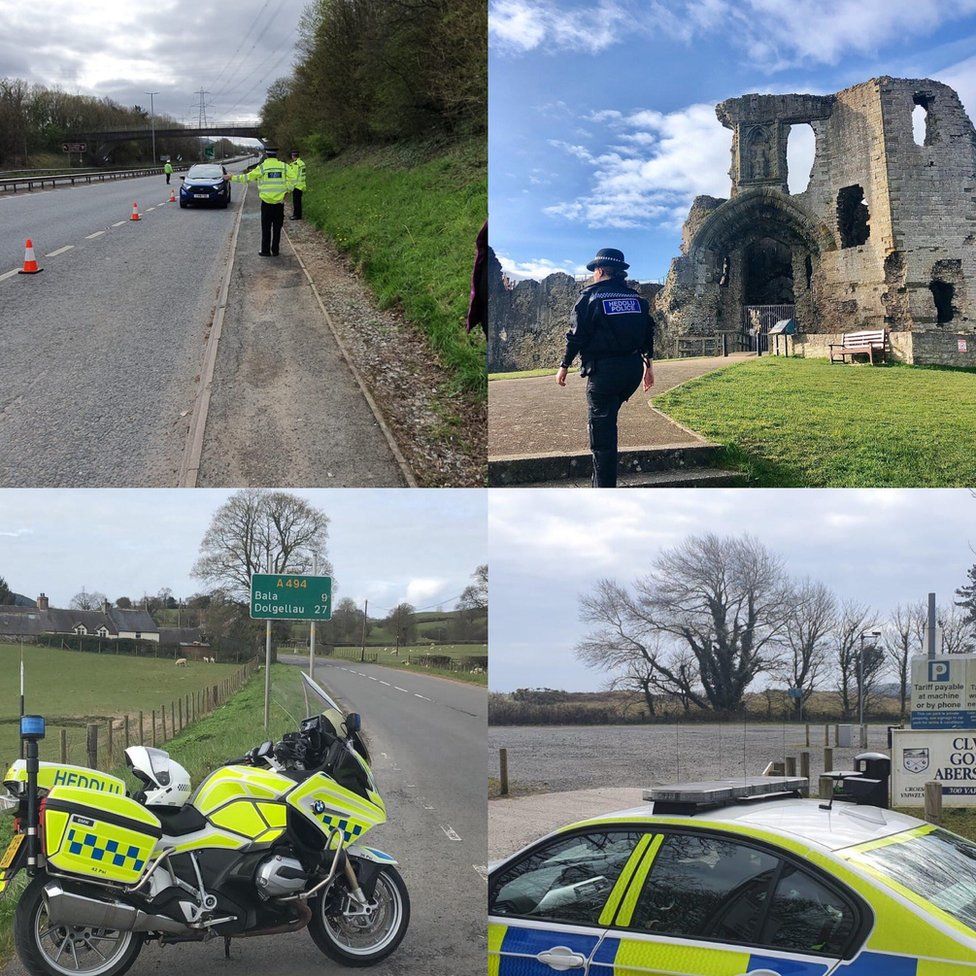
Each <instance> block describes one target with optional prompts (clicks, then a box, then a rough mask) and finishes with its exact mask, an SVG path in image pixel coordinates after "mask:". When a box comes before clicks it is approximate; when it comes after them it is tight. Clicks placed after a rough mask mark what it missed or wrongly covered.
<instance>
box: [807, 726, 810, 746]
mask: <svg viewBox="0 0 976 976" xmlns="http://www.w3.org/2000/svg"><path fill="white" fill-rule="evenodd" d="M806 747H807V748H808V749H809V748H810V723H809V722H807V739H806Z"/></svg>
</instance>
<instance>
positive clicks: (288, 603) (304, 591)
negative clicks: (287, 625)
mask: <svg viewBox="0 0 976 976" xmlns="http://www.w3.org/2000/svg"><path fill="white" fill-rule="evenodd" d="M251 618H252V619H253V620H331V619H332V577H331V576H294V575H290V574H288V573H255V574H254V575H253V576H252V577H251Z"/></svg>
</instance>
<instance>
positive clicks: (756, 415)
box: [654, 358, 976, 488]
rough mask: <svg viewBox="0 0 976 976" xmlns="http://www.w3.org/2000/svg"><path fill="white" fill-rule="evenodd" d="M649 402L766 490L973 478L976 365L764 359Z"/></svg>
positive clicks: (967, 481)
mask: <svg viewBox="0 0 976 976" xmlns="http://www.w3.org/2000/svg"><path fill="white" fill-rule="evenodd" d="M654 405H655V406H657V407H659V408H660V409H661V410H663V411H664V412H665V413H667V414H669V415H670V416H672V417H674V419H675V420H677V421H678V422H679V423H682V424H685V425H686V426H688V427H691V428H692V429H693V430H696V431H698V433H700V434H702V435H703V436H705V437H707V438H710V439H711V440H714V441H716V442H718V443H720V444H723V445H725V447H726V452H725V453H726V458H725V460H724V464H726V465H728V466H732V467H736V468H738V469H739V470H741V471H743V472H745V473H746V474H747V475H748V477H749V479H750V481H751V482H752V483H753V484H754V485H758V486H762V487H790V488H794V487H817V488H819V487H839V488H855V487H871V488H887V487H904V488H916V487H918V488H921V487H955V486H969V485H973V484H976V427H974V425H973V416H974V414H976V370H962V369H949V368H939V367H925V366H905V365H892V366H887V367H868V366H849V365H848V366H832V365H830V364H829V363H828V362H827V361H826V360H812V359H779V358H768V359H767V358H763V359H761V360H753V361H748V362H744V363H739V364H737V365H735V366H733V367H732V368H729V369H723V370H719V371H718V372H716V373H709V374H708V375H706V376H702V377H699V378H697V379H694V380H690V381H689V382H687V383H684V384H682V385H681V386H680V387H677V388H676V389H674V390H671V391H670V392H668V393H665V394H664V395H663V396H661V397H660V398H658V399H656V400H655V401H654Z"/></svg>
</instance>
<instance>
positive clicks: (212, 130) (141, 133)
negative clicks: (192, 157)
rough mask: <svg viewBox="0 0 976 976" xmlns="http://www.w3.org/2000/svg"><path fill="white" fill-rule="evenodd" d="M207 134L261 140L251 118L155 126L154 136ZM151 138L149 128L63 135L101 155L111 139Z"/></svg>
mask: <svg viewBox="0 0 976 976" xmlns="http://www.w3.org/2000/svg"><path fill="white" fill-rule="evenodd" d="M207 136H217V137H219V136H225V137H227V138H233V137H235V136H236V137H238V138H245V139H259V140H260V141H261V142H264V141H265V139H264V137H263V136H262V135H261V126H259V125H255V124H254V123H253V122H214V123H212V124H210V125H204V126H179V127H171V128H157V129H156V139H157V140H158V139H166V138H171V139H187V138H190V139H192V138H201V137H207ZM151 138H152V130H151V129H109V130H105V131H102V132H79V133H75V134H73V135H70V136H67V137H66V138H65V143H66V144H79V143H83V144H84V145H85V147H86V149H85V153H86V155H88V156H96V157H97V156H102V155H103V154H104V152H105V149H106V148H107V147H108V145H109V144H110V143H113V142H131V141H132V140H135V139H145V140H146V141H147V142H148V141H149V140H150V139H151Z"/></svg>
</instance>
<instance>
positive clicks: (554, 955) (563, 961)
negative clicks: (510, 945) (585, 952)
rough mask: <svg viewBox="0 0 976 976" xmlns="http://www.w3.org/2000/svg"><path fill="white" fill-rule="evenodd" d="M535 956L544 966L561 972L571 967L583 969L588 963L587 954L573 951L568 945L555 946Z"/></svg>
mask: <svg viewBox="0 0 976 976" xmlns="http://www.w3.org/2000/svg"><path fill="white" fill-rule="evenodd" d="M535 958H536V959H537V960H538V961H539V962H541V963H542V964H543V965H544V966H548V967H549V968H550V969H555V970H556V971H557V972H560V973H564V972H566V971H567V970H570V969H582V968H583V967H584V966H585V965H586V956H581V955H580V954H579V953H578V952H573V950H572V949H570V948H568V947H567V946H555V947H554V948H552V949H549V950H547V951H546V952H540V953H539V955H537V956H536V957H535Z"/></svg>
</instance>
